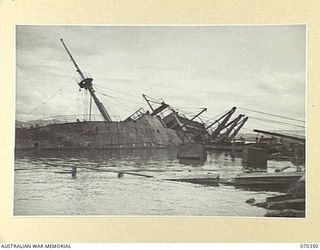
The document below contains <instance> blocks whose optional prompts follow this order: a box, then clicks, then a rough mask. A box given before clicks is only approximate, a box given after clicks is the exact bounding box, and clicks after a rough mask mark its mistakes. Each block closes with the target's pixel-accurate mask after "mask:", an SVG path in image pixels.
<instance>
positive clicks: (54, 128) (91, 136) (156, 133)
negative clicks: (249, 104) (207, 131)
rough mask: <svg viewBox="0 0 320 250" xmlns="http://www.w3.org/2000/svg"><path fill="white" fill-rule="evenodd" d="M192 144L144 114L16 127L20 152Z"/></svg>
mask: <svg viewBox="0 0 320 250" xmlns="http://www.w3.org/2000/svg"><path fill="white" fill-rule="evenodd" d="M186 142H191V137H190V135H188V134H186V133H184V132H182V131H176V130H173V129H168V128H164V127H163V126H162V124H161V123H160V121H159V120H158V119H157V118H154V117H152V116H150V115H144V116H143V117H141V118H140V119H139V120H137V121H135V122H133V121H123V122H104V121H101V122H100V121H90V122H74V123H63V124H50V125H47V126H43V127H35V128H16V141H15V149H16V150H30V149H86V148H88V149H90V148H92V149H100V148H101V149H102V148H152V147H168V146H177V145H180V144H181V143H186Z"/></svg>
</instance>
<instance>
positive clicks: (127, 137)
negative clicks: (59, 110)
mask: <svg viewBox="0 0 320 250" xmlns="http://www.w3.org/2000/svg"><path fill="white" fill-rule="evenodd" d="M60 40H61V42H62V45H63V46H64V48H65V50H66V52H67V53H68V55H69V57H70V59H71V61H72V63H73V65H74V66H75V68H76V71H77V72H78V74H79V75H80V77H81V80H80V82H78V85H79V87H80V88H81V89H85V90H87V91H89V93H90V95H91V97H92V99H93V100H94V103H95V105H96V106H97V108H98V110H99V112H100V113H101V115H102V117H103V119H104V121H91V119H90V118H89V121H80V120H77V121H75V122H68V123H61V124H48V125H45V126H32V127H28V128H19V127H16V133H15V138H16V139H15V149H16V150H33V149H36V150H38V149H88V148H91V149H112V148H124V149H125V148H127V149H131V148H152V147H170V146H177V145H180V144H182V143H188V142H192V141H193V138H194V135H195V131H199V130H200V131H201V130H205V128H204V127H203V125H202V124H200V123H197V122H195V121H193V120H192V119H183V118H182V117H179V115H178V114H176V113H175V112H174V110H173V109H171V108H170V106H169V105H168V104H166V103H164V102H163V103H161V105H160V107H158V108H156V109H155V108H153V107H152V105H151V104H150V100H148V99H147V97H146V96H145V95H144V97H145V99H146V101H147V102H148V104H149V106H150V108H151V110H152V112H149V111H147V112H144V110H143V109H139V110H138V111H136V112H135V113H134V114H132V115H131V116H129V117H128V118H127V119H125V120H124V121H112V119H111V117H110V115H109V113H108V112H107V110H106V108H105V107H104V105H103V104H102V103H101V102H100V100H99V99H98V97H97V96H96V94H95V90H94V88H93V79H92V78H89V77H86V76H85V75H84V74H83V72H82V71H81V70H80V68H79V66H78V64H77V63H76V61H75V60H74V58H73V56H72V55H71V53H70V51H69V50H68V48H67V46H66V45H65V43H64V41H63V40H62V39H60ZM90 108H91V105H90ZM165 109H166V110H169V111H170V113H169V114H168V116H167V117H160V113H161V112H162V111H164V110H165ZM202 112H204V111H202ZM90 114H91V109H90ZM177 124H178V125H179V127H180V128H181V129H176V127H175V126H177ZM197 133H198V132H197Z"/></svg>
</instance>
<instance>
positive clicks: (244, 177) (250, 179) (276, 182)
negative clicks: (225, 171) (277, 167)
mask: <svg viewBox="0 0 320 250" xmlns="http://www.w3.org/2000/svg"><path fill="white" fill-rule="evenodd" d="M302 176H304V173H303V172H278V173H248V174H239V175H237V176H236V177H235V178H234V183H233V184H234V185H235V186H237V187H242V188H246V189H251V190H274V191H286V190H287V189H288V188H289V187H290V186H292V185H293V184H294V183H296V182H297V181H298V180H299V179H300V178H301V177H302Z"/></svg>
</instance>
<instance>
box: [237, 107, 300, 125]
mask: <svg viewBox="0 0 320 250" xmlns="http://www.w3.org/2000/svg"><path fill="white" fill-rule="evenodd" d="M239 109H243V110H247V111H252V112H256V113H259V114H264V115H269V116H274V117H279V118H282V119H287V120H292V121H297V122H303V123H305V121H303V120H299V119H294V118H290V117H286V116H282V115H275V114H271V113H267V112H261V111H257V110H253V109H247V108H241V107H239Z"/></svg>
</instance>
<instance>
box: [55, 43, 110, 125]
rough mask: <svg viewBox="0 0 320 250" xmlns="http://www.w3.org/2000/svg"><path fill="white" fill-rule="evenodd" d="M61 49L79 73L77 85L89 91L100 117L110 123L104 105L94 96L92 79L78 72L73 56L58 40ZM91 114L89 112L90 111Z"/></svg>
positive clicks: (79, 71)
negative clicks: (61, 46) (63, 49)
mask: <svg viewBox="0 0 320 250" xmlns="http://www.w3.org/2000/svg"><path fill="white" fill-rule="evenodd" d="M60 41H61V43H62V45H63V47H64V48H65V49H66V51H67V53H68V55H69V57H70V59H71V61H72V62H73V65H74V66H75V68H76V71H77V72H78V73H79V75H80V77H81V81H80V82H79V83H78V85H79V86H80V88H84V89H87V90H89V92H90V95H91V96H92V98H93V100H94V102H95V104H96V105H97V108H98V109H99V111H100V113H101V115H102V116H103V118H104V120H105V121H108V122H111V121H112V120H111V117H110V115H109V114H108V112H107V110H106V108H105V107H104V105H103V104H102V103H101V102H100V100H99V99H98V97H97V96H96V94H95V90H94V88H93V86H92V81H93V79H92V78H88V77H85V75H84V74H83V73H82V71H81V70H80V68H79V66H78V64H77V63H76V61H75V60H74V59H73V56H72V55H71V53H70V51H69V50H68V48H67V46H66V45H65V43H64V42H63V40H62V39H60ZM90 113H91V111H90Z"/></svg>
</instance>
